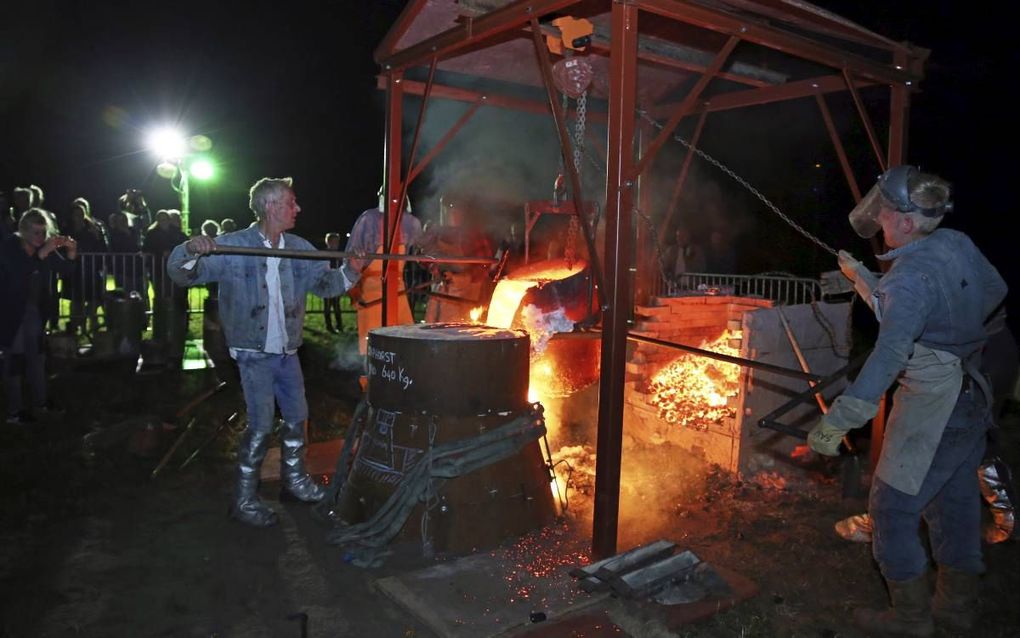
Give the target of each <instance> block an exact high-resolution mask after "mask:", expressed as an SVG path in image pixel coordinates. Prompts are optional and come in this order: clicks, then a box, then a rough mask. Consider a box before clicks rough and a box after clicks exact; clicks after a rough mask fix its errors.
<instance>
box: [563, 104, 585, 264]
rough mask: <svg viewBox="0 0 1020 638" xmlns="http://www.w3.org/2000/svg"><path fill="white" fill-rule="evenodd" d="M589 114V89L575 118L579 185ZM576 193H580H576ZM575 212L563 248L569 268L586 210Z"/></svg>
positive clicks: (574, 254)
mask: <svg viewBox="0 0 1020 638" xmlns="http://www.w3.org/2000/svg"><path fill="white" fill-rule="evenodd" d="M587 115H588V91H585V92H584V93H582V94H581V95H580V96H578V98H577V118H576V119H575V120H574V171H575V172H576V173H577V181H578V186H580V181H581V160H582V159H583V157H584V127H585V123H586V120H587ZM576 195H580V193H575V196H576ZM575 201H576V199H575ZM575 212H576V214H575V215H571V216H570V222H569V226H568V227H567V241H566V246H564V249H563V256H564V257H566V259H567V268H573V267H574V261H576V260H577V235H578V233H579V232H580V230H581V222H580V221H579V217H578V216H579V215H583V214H584V211H575Z"/></svg>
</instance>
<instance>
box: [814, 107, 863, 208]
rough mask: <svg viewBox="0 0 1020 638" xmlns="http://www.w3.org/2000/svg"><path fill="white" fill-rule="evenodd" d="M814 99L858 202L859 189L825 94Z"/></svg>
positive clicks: (859, 197) (851, 190)
mask: <svg viewBox="0 0 1020 638" xmlns="http://www.w3.org/2000/svg"><path fill="white" fill-rule="evenodd" d="M815 99H817V101H818V109H819V110H820V111H821V112H822V119H823V120H824V121H825V128H826V130H828V131H829V138H830V139H831V140H832V145H833V146H834V147H835V148H836V156H837V157H839V165H840V166H842V167H843V175H845V176H846V182H847V184H848V185H849V186H850V192H851V193H852V194H853V196H854V202H860V201H861V189H860V187H859V186H858V185H857V178H856V177H854V171H853V169H852V168H851V167H850V160H849V159H848V158H847V156H846V149H845V148H843V141H842V140H840V139H839V131H837V130H836V124H835V123H834V122H833V121H832V113H831V112H829V106H828V105H827V104H826V103H825V96H824V95H816V96H815Z"/></svg>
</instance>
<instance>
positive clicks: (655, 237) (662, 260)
mask: <svg viewBox="0 0 1020 638" xmlns="http://www.w3.org/2000/svg"><path fill="white" fill-rule="evenodd" d="M634 214H636V215H637V216H638V217H640V218H641V220H642V221H644V223H645V224H646V225H647V226H648V230H649V232H651V233H652V242H653V245H654V246H655V261H656V263H658V264H659V275H660V276H661V277H662V281H670V277H668V276H667V275H666V257H665V256H664V255H663V253H662V244H661V243H660V242H659V229H658V228H657V227H656V225H655V224H654V223H653V222H652V220H651V218H650V217H648V215H646V214H645V213H644V211H642V210H641V209H640V208H638V207H637V206H635V207H634Z"/></svg>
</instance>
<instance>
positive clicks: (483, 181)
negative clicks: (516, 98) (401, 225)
mask: <svg viewBox="0 0 1020 638" xmlns="http://www.w3.org/2000/svg"><path fill="white" fill-rule="evenodd" d="M419 106H420V101H417V100H415V101H411V100H409V101H408V108H407V109H406V110H405V136H406V137H407V139H410V137H411V136H413V134H414V124H415V122H416V120H417V116H418V108H419ZM468 108H469V105H468V104H465V103H460V102H453V101H448V100H430V102H429V106H428V111H427V113H426V114H425V121H424V125H423V129H422V132H421V135H420V141H419V152H418V153H417V158H418V160H420V159H421V158H422V157H424V156H425V155H426V154H427V153H428V152H429V150H430V149H431V148H433V147H434V146H435V144H436V143H437V142H439V141H440V140H441V139H442V137H443V136H444V135H445V134H446V133H447V132H448V131H449V130H450V129H451V127H452V126H453V125H454V124H455V123H456V121H457V119H458V118H459V117H460V116H461V115H462V114H463V113H464V112H465V111H467V110H468ZM558 153H559V146H558V143H557V139H556V132H555V128H554V126H553V122H552V119H551V118H550V117H543V116H539V115H532V114H527V113H518V112H514V111H511V110H509V109H500V108H490V107H482V108H480V109H478V111H477V112H476V113H475V114H474V115H473V116H472V118H471V119H470V120H469V121H468V122H467V124H465V125H464V127H463V128H462V129H461V130H460V131H459V132H458V133H457V134H456V135H455V136H454V137H453V138H452V139H451V140H450V142H449V143H448V144H447V145H446V146H445V147H444V148H443V149H442V151H441V152H440V153H439V154H438V155H437V156H436V157H435V159H433V160H432V162H431V163H430V164H429V165H428V167H427V168H426V169H425V170H424V171H423V172H422V175H421V176H420V177H419V178H418V179H417V180H416V181H415V183H414V184H413V186H412V188H413V191H414V204H415V209H416V213H417V214H418V217H419V218H420V219H421V220H422V221H423V222H432V223H438V222H439V219H440V216H439V205H440V199H441V198H443V197H446V198H452V197H456V198H458V199H459V200H461V201H466V202H468V205H467V209H468V210H467V211H466V213H467V215H466V216H467V219H466V223H468V224H473V225H474V226H475V227H476V228H478V229H479V230H481V231H483V232H485V233H487V234H489V235H490V237H494V238H501V237H502V236H503V235H504V234H505V232H506V229H507V227H508V226H509V224H510V223H512V222H520V221H521V220H522V219H523V210H524V203H525V202H526V201H528V200H529V199H548V198H550V197H551V196H552V189H553V182H554V180H555V179H556V174H557V172H558V168H557V166H558V163H557V161H558Z"/></svg>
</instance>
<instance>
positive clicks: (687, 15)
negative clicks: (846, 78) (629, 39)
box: [633, 0, 921, 84]
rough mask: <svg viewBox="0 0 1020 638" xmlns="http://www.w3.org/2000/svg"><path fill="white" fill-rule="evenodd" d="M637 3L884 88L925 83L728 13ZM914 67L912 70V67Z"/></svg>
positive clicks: (681, 3) (655, 1) (679, 0)
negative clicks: (840, 71) (848, 70)
mask: <svg viewBox="0 0 1020 638" xmlns="http://www.w3.org/2000/svg"><path fill="white" fill-rule="evenodd" d="M633 1H634V3H635V4H637V5H638V6H639V7H640V8H641V9H643V10H645V11H648V12H650V13H654V14H656V15H660V16H663V17H666V18H672V19H674V20H679V21H681V22H686V23H688V24H693V25H695V26H698V27H702V28H704V29H709V30H711V31H717V32H719V33H723V34H726V35H730V36H737V37H739V38H740V39H741V40H747V41H748V42H754V43H755V44H760V45H762V46H764V47H768V48H770V49H775V50H777V51H783V52H784V53H788V54H790V55H793V56H796V57H800V58H804V59H806V60H810V61H812V62H817V63H819V64H824V65H826V66H829V67H832V68H834V69H851V70H853V71H854V75H856V76H859V77H863V78H867V79H869V80H873V81H875V82H879V83H882V84H907V83H909V82H915V83H916V82H919V81H920V80H921V76H920V75H919V74H917V73H916V72H915V71H914V70H913V68H910V70H908V66H904V65H901V68H896V67H895V66H894V65H892V64H888V65H887V64H881V63H879V62H875V61H873V60H870V59H868V58H865V57H863V56H860V55H856V54H854V53H850V52H848V51H844V50H842V49H839V48H837V47H833V46H829V45H827V44H822V43H820V42H816V41H814V40H811V39H810V38H806V37H803V36H799V35H796V34H793V33H789V32H786V31H783V30H780V29H777V28H775V27H772V26H770V25H769V24H767V23H765V22H762V21H759V20H753V19H750V18H747V17H744V16H737V15H735V14H732V13H729V12H727V11H721V10H719V9H713V8H709V7H708V6H705V5H700V4H694V3H693V2H687V1H686V0H633ZM910 66H911V67H912V65H910Z"/></svg>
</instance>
